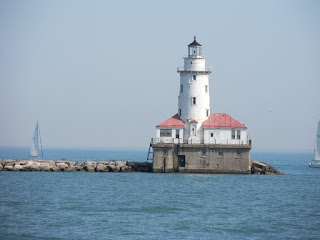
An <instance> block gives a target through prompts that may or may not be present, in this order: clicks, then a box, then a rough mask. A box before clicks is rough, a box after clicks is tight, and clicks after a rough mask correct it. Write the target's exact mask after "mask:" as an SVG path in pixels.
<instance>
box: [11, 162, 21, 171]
mask: <svg viewBox="0 0 320 240" xmlns="http://www.w3.org/2000/svg"><path fill="white" fill-rule="evenodd" d="M11 170H12V171H21V170H23V167H22V166H21V165H20V164H19V163H16V164H15V165H14V166H13V168H11Z"/></svg>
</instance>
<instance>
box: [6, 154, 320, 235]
mask: <svg viewBox="0 0 320 240" xmlns="http://www.w3.org/2000/svg"><path fill="white" fill-rule="evenodd" d="M8 151H9V150H8ZM73 151H75V152H77V151H76V150H70V154H71V152H73ZM118 151H119V152H121V150H118ZM9 152H10V151H9ZM106 152H108V151H107V150H103V151H102V150H101V151H100V153H99V154H98V153H97V152H96V154H95V158H96V159H98V160H99V159H102V160H105V159H107V158H106V156H105V155H102V154H106ZM119 152H118V153H119ZM0 154H1V156H4V154H3V153H2V152H0ZM6 154H8V152H7V153H6ZM82 154H83V156H85V155H86V154H85V150H82ZM121 154H122V155H121ZM80 155H81V154H79V152H77V153H74V155H72V154H71V155H70V156H69V157H70V158H72V157H73V158H74V159H78V158H79V157H78V156H80ZM98 155H99V156H98ZM120 155H121V156H122V157H125V156H126V157H127V158H128V159H129V158H132V156H136V158H137V159H140V157H139V156H141V158H142V157H143V160H144V159H145V156H146V152H145V151H123V152H122V153H119V156H120ZM110 156H112V154H111V153H110ZM137 156H138V157H137ZM311 157H312V153H262V152H257V153H253V154H252V158H253V159H257V160H260V161H265V162H268V163H270V164H271V165H273V166H274V167H276V168H277V169H278V170H280V171H284V172H285V173H286V175H273V176H271V175H210V174H204V175H201V174H152V173H86V172H66V173H64V172H0V189H1V191H0V221H1V224H0V238H1V239H319V236H320V235H319V234H320V230H319V226H320V201H319V199H320V185H319V178H320V169H314V168H309V167H308V166H307V163H308V161H309V160H310V159H311ZM21 158H23V156H21Z"/></svg>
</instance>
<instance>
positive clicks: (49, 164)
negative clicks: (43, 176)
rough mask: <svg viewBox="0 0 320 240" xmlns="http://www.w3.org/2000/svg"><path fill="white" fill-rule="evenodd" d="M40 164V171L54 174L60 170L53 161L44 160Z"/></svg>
mask: <svg viewBox="0 0 320 240" xmlns="http://www.w3.org/2000/svg"><path fill="white" fill-rule="evenodd" d="M39 163H40V166H39V169H40V171H46V172H49V171H51V172H54V171H57V170H58V167H57V166H56V164H55V162H54V161H52V160H46V161H44V160H43V161H41V162H39Z"/></svg>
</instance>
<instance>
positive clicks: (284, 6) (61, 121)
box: [0, 0, 320, 151]
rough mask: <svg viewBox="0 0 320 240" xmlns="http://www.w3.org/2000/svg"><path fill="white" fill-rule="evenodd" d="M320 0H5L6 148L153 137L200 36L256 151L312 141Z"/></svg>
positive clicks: (109, 143) (219, 100)
mask: <svg viewBox="0 0 320 240" xmlns="http://www.w3.org/2000/svg"><path fill="white" fill-rule="evenodd" d="M319 13H320V1H308V0H300V1H294V0H275V1H273V0H266V1H256V0H252V1H228V0H227V1H201V0H200V1H199V0H197V1H194V0H192V1H172V0H170V1H95V0H90V1H79V0H74V1H71V0H70V1H68V0H63V1H59V0H55V1H42V0H38V1H32V0H28V1H24V0H23V1H15V0H14V1H12V0H8V1H4V0H1V1H0V34H1V37H0V90H1V94H0V113H1V116H0V146H29V145H30V144H31V139H32V134H33V131H34V127H35V125H36V122H37V120H39V123H40V128H41V134H42V140H43V144H44V147H86V148H91V147H103V148H110V147H111V148H112V147H128V148H129V147H130V148H131V147H139V148H140V147H142V148H146V147H148V144H149V141H150V138H151V137H154V136H155V132H156V129H155V126H156V125H157V124H159V123H161V122H162V121H164V120H166V119H167V118H169V117H171V116H172V115H174V114H175V113H177V108H178V107H177V106H178V91H179V74H178V73H177V72H176V68H177V67H182V66H183V57H184V56H186V55H187V45H188V44H189V43H190V42H192V41H193V36H194V35H196V36H197V40H198V42H199V43H201V44H202V46H203V51H202V52H203V55H204V56H205V57H206V59H207V66H208V67H209V66H212V67H213V73H212V74H211V75H210V94H211V111H212V112H216V113H221V112H223V113H227V114H229V115H231V116H232V117H234V118H235V119H237V120H238V121H240V122H241V123H245V124H246V126H247V127H248V129H249V133H250V136H251V138H252V140H253V148H254V149H256V150H269V149H287V150H295V151H296V150H311V149H313V144H314V140H315V133H316V127H317V122H318V120H320V107H319V106H320V105H319V102H320V96H319V94H320V91H319V89H320V14H319Z"/></svg>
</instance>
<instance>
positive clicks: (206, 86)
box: [204, 85, 208, 93]
mask: <svg viewBox="0 0 320 240" xmlns="http://www.w3.org/2000/svg"><path fill="white" fill-rule="evenodd" d="M204 89H205V92H206V93H207V92H208V85H205V86H204Z"/></svg>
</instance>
